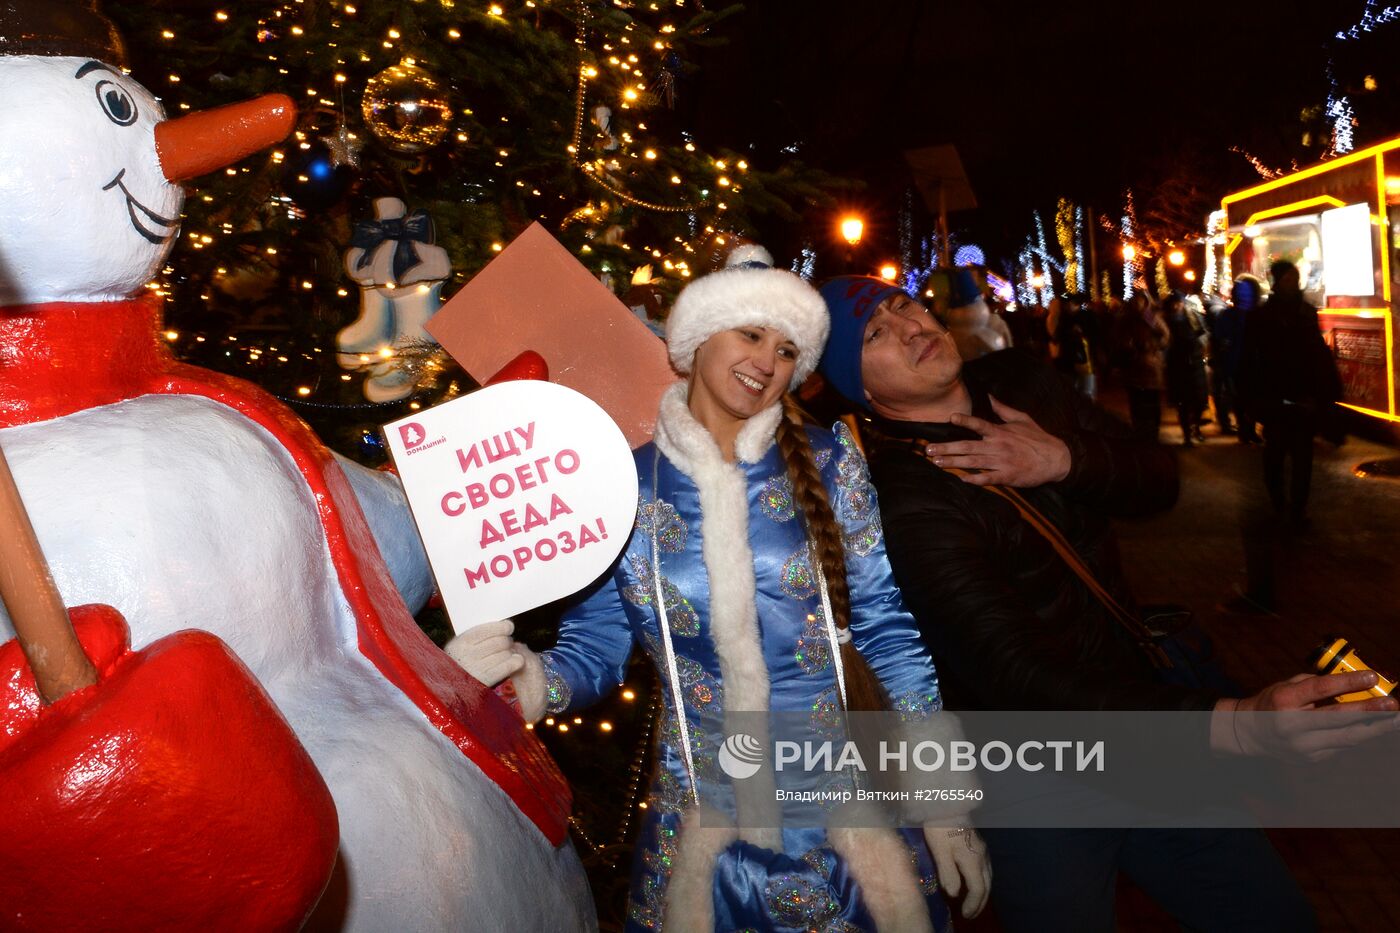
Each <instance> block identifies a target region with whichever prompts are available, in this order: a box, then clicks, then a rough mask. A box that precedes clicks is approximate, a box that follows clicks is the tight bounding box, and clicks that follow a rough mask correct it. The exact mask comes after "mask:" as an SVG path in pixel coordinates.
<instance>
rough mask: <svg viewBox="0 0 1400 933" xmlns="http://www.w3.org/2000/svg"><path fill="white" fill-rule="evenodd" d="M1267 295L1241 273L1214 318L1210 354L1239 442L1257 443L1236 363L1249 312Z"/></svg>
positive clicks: (1255, 281)
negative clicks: (1214, 346)
mask: <svg viewBox="0 0 1400 933" xmlns="http://www.w3.org/2000/svg"><path fill="white" fill-rule="evenodd" d="M1266 294H1267V290H1266V289H1265V288H1264V283H1262V282H1260V281H1259V280H1258V279H1257V278H1255V277H1254V276H1252V275H1250V274H1249V273H1247V272H1246V273H1244V274H1243V275H1241V276H1240V277H1239V278H1237V279H1235V283H1234V285H1233V286H1232V287H1231V289H1230V303H1229V304H1227V305H1226V306H1225V309H1224V310H1223V311H1222V312H1221V313H1220V317H1219V319H1218V320H1217V321H1216V325H1215V328H1216V332H1215V339H1216V342H1217V343H1218V344H1219V345H1220V351H1219V353H1217V354H1213V359H1214V360H1218V361H1219V363H1220V367H1221V373H1222V375H1223V377H1224V382H1225V390H1224V391H1225V392H1226V394H1228V396H1229V397H1230V398H1231V399H1233V400H1234V410H1235V429H1236V431H1237V432H1238V433H1237V434H1236V438H1237V439H1238V440H1239V442H1240V443H1241V444H1257V443H1259V433H1258V432H1257V431H1256V430H1255V423H1256V422H1255V417H1254V414H1253V413H1252V412H1251V411H1250V408H1249V403H1248V400H1247V399H1246V398H1245V395H1244V393H1243V392H1241V391H1240V366H1241V363H1242V361H1243V359H1244V331H1245V328H1246V327H1247V326H1248V323H1249V315H1250V313H1251V312H1253V311H1254V309H1255V308H1257V307H1259V305H1260V304H1262V303H1263V301H1264V298H1265V296H1266Z"/></svg>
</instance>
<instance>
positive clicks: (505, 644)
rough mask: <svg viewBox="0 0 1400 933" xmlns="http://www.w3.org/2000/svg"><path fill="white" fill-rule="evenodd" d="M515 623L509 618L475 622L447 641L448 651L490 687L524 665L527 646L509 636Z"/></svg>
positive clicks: (466, 669)
mask: <svg viewBox="0 0 1400 933" xmlns="http://www.w3.org/2000/svg"><path fill="white" fill-rule="evenodd" d="M514 632H515V623H514V622H512V621H511V620H510V619H502V620H501V621H499V622H485V623H483V624H481V625H474V626H472V627H471V628H469V629H467V630H466V631H465V632H463V633H462V634H460V635H458V636H457V637H456V638H454V639H452V640H451V641H449V642H448V643H447V649H446V650H447V653H448V654H449V655H451V657H452V660H454V661H456V662H457V663H458V664H460V665H461V666H462V670H464V671H466V672H467V673H468V674H471V675H472V676H473V677H475V678H476V679H477V680H479V681H481V682H482V683H483V684H485V685H486V686H488V687H494V686H496V684H498V683H500V682H501V681H503V680H505V679H506V678H507V677H509V676H510V675H512V674H514V673H516V672H517V671H519V670H521V669H522V668H523V667H524V666H525V655H524V650H526V649H524V646H523V645H519V644H516V642H515V640H514V639H513V638H511V637H510V636H511V635H512V633H514Z"/></svg>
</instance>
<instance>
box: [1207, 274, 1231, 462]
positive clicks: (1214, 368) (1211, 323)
mask: <svg viewBox="0 0 1400 933" xmlns="http://www.w3.org/2000/svg"><path fill="white" fill-rule="evenodd" d="M1200 302H1201V313H1202V315H1203V316H1204V318H1205V323H1206V332H1207V333H1208V334H1209V335H1210V337H1209V343H1208V346H1207V363H1206V368H1207V370H1208V371H1209V383H1210V404H1211V407H1212V408H1213V409H1214V410H1215V423H1216V424H1217V425H1219V426H1220V433H1221V434H1235V433H1236V431H1235V424H1234V421H1233V418H1232V416H1233V415H1234V414H1235V410H1236V406H1235V396H1234V392H1233V391H1232V390H1231V388H1230V385H1229V383H1227V381H1226V379H1225V350H1226V347H1225V343H1224V341H1223V339H1222V335H1221V319H1222V318H1223V317H1224V315H1225V310H1226V308H1228V307H1229V305H1228V304H1227V303H1226V302H1225V299H1224V298H1221V297H1220V296H1219V295H1203V296H1201V298H1200Z"/></svg>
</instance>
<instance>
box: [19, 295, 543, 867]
mask: <svg viewBox="0 0 1400 933" xmlns="http://www.w3.org/2000/svg"><path fill="white" fill-rule="evenodd" d="M152 394H154V395H193V396H198V397H201V398H207V399H212V400H213V401H216V402H219V403H221V404H224V405H227V406H228V407H229V408H232V409H234V410H235V411H237V412H239V413H240V414H242V415H243V416H245V417H246V418H248V419H249V420H250V421H253V422H254V423H256V424H258V425H259V426H261V427H262V428H264V429H265V430H267V431H268V432H269V433H270V434H272V436H273V437H275V438H276V439H277V440H278V442H279V443H281V444H282V446H283V447H285V448H286V449H287V451H288V452H289V453H290V454H291V456H292V459H293V460H294V461H295V463H296V465H297V468H298V469H299V470H300V471H301V474H302V476H303V477H304V478H305V480H306V483H307V485H309V486H310V487H311V493H312V495H313V496H314V497H315V499H316V503H317V508H318V512H319V514H320V518H321V527H322V528H323V529H324V530H325V535H326V542H327V545H328V546H329V548H330V554H331V559H332V561H333V562H334V564H335V569H336V573H337V575H338V576H339V578H340V584H341V588H342V589H343V590H344V592H345V598H346V600H347V601H348V602H349V604H350V608H351V610H352V611H353V612H354V614H355V619H356V621H357V624H358V627H359V635H360V638H359V641H360V651H361V652H363V653H364V655H365V656H366V657H367V658H369V659H370V660H371V661H372V662H373V663H374V665H375V666H376V667H377V668H379V670H380V672H381V673H383V674H384V676H385V677H387V678H388V679H389V680H390V681H391V682H392V683H393V684H395V685H396V686H397V687H398V688H399V689H400V690H402V691H403V692H404V693H405V694H406V695H407V696H408V697H409V698H410V699H412V700H413V702H414V703H415V704H417V706H418V708H419V709H421V710H422V711H423V713H424V715H426V716H427V717H428V720H429V721H430V722H431V723H432V724H433V725H434V726H436V727H437V728H438V729H440V730H441V731H442V732H443V734H444V735H446V736H447V737H448V738H449V739H451V740H452V741H453V742H455V743H456V745H457V747H458V748H460V749H461V750H462V752H463V754H465V755H466V756H467V757H468V758H470V759H471V760H472V761H473V762H475V763H476V765H477V767H479V768H481V770H482V771H483V772H485V773H486V774H487V775H488V776H489V777H490V778H491V779H492V780H494V781H495V782H496V783H497V784H498V785H500V787H501V788H502V789H503V790H505V791H506V793H508V794H509V795H510V797H511V799H512V800H514V801H515V803H516V805H517V806H519V807H520V809H521V811H522V812H523V813H525V815H526V816H528V817H529V818H530V819H531V820H533V821H534V823H535V825H536V826H538V827H539V828H540V830H541V831H542V832H543V833H544V835H545V836H546V837H547V838H548V839H549V841H550V842H551V843H553V844H555V845H558V844H559V843H561V842H562V841H563V839H564V836H565V833H566V831H567V820H568V816H569V807H570V795H569V790H568V785H567V784H566V783H565V781H564V779H563V777H562V776H561V775H560V774H559V771H558V768H557V767H556V766H555V764H554V761H553V759H551V758H550V757H549V755H548V753H547V752H545V751H544V748H543V746H541V745H540V744H539V741H538V740H537V739H536V738H535V737H534V736H533V735H532V734H531V733H529V732H527V731H526V730H525V729H523V728H522V724H521V721H520V717H519V715H517V714H516V713H515V712H514V711H513V710H512V709H510V707H508V706H507V705H506V704H505V703H504V702H502V701H501V700H500V698H498V697H497V696H496V695H495V693H493V692H492V691H490V690H488V689H487V688H485V687H483V686H482V685H481V684H480V683H478V682H477V681H476V680H474V679H472V678H471V677H469V676H467V674H466V673H464V672H463V671H462V669H461V668H459V667H458V666H457V665H456V663H454V662H453V661H452V659H450V658H449V657H448V656H447V655H446V654H444V653H443V652H441V651H439V650H438V649H437V648H436V647H435V646H434V645H433V644H432V642H430V641H429V640H428V639H427V637H426V636H425V635H424V634H423V633H422V631H421V630H420V629H419V628H418V626H417V625H416V624H415V623H414V621H413V617H412V616H410V615H409V613H408V609H407V607H405V606H404V603H403V600H402V599H400V597H399V594H398V591H397V589H396V588H395V587H394V582H393V580H392V579H391V578H390V576H389V571H388V568H387V567H385V565H384V560H383V558H382V557H381V556H380V554H379V548H378V546H377V545H376V544H375V543H374V538H373V536H372V535H371V534H370V530H369V524H368V523H367V522H366V520H365V517H364V513H362V512H361V511H360V506H359V503H358V501H357V500H356V498H355V494H354V492H353V491H352V490H351V488H350V483H349V480H347V479H346V477H345V474H344V473H343V472H342V471H341V469H340V466H339V465H338V464H337V463H336V462H335V460H334V459H333V458H332V456H331V453H330V451H329V450H327V449H326V447H325V445H323V444H322V443H321V442H320V440H318V439H317V437H316V435H315V434H313V433H312V431H311V429H310V428H309V427H307V426H306V424H305V423H303V422H302V421H301V419H299V418H297V417H296V416H295V415H294V414H292V413H291V412H290V411H288V410H287V408H286V407H285V406H283V405H282V403H281V402H279V401H277V400H276V399H275V398H273V397H272V396H271V395H269V394H267V393H266V392H264V391H263V390H262V389H259V388H258V387H257V386H254V385H251V384H250V383H247V382H244V381H242V380H240V379H235V378H233V377H232V376H225V375H222V374H220V373H215V372H211V371H210V370H207V369H201V368H199V367H196V366H189V365H186V364H184V363H178V362H176V361H175V360H174V359H173V358H172V357H171V356H170V353H169V351H168V349H167V348H166V345H165V343H164V342H162V340H161V338H160V302H159V301H158V300H146V299H138V300H134V301H118V302H101V303H91V304H67V303H54V304H43V305H28V306H22V307H11V308H0V428H4V427H14V426H16V425H21V424H31V423H34V422H38V421H47V420H50V419H52V418H60V417H62V416H64V415H70V414H73V413H74V412H77V411H82V410H84V409H88V408H95V407H97V406H99V405H110V404H112V403H114V402H120V401H123V400H125V399H130V398H135V397H137V396H140V395H152Z"/></svg>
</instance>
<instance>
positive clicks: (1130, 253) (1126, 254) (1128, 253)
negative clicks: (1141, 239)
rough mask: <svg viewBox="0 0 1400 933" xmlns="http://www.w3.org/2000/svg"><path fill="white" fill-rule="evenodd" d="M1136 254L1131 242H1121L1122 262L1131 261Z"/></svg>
mask: <svg viewBox="0 0 1400 933" xmlns="http://www.w3.org/2000/svg"><path fill="white" fill-rule="evenodd" d="M1136 255H1137V250H1136V249H1134V248H1133V244H1131V243H1124V244H1123V261H1124V262H1132V261H1133V257H1134V256H1136Z"/></svg>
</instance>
